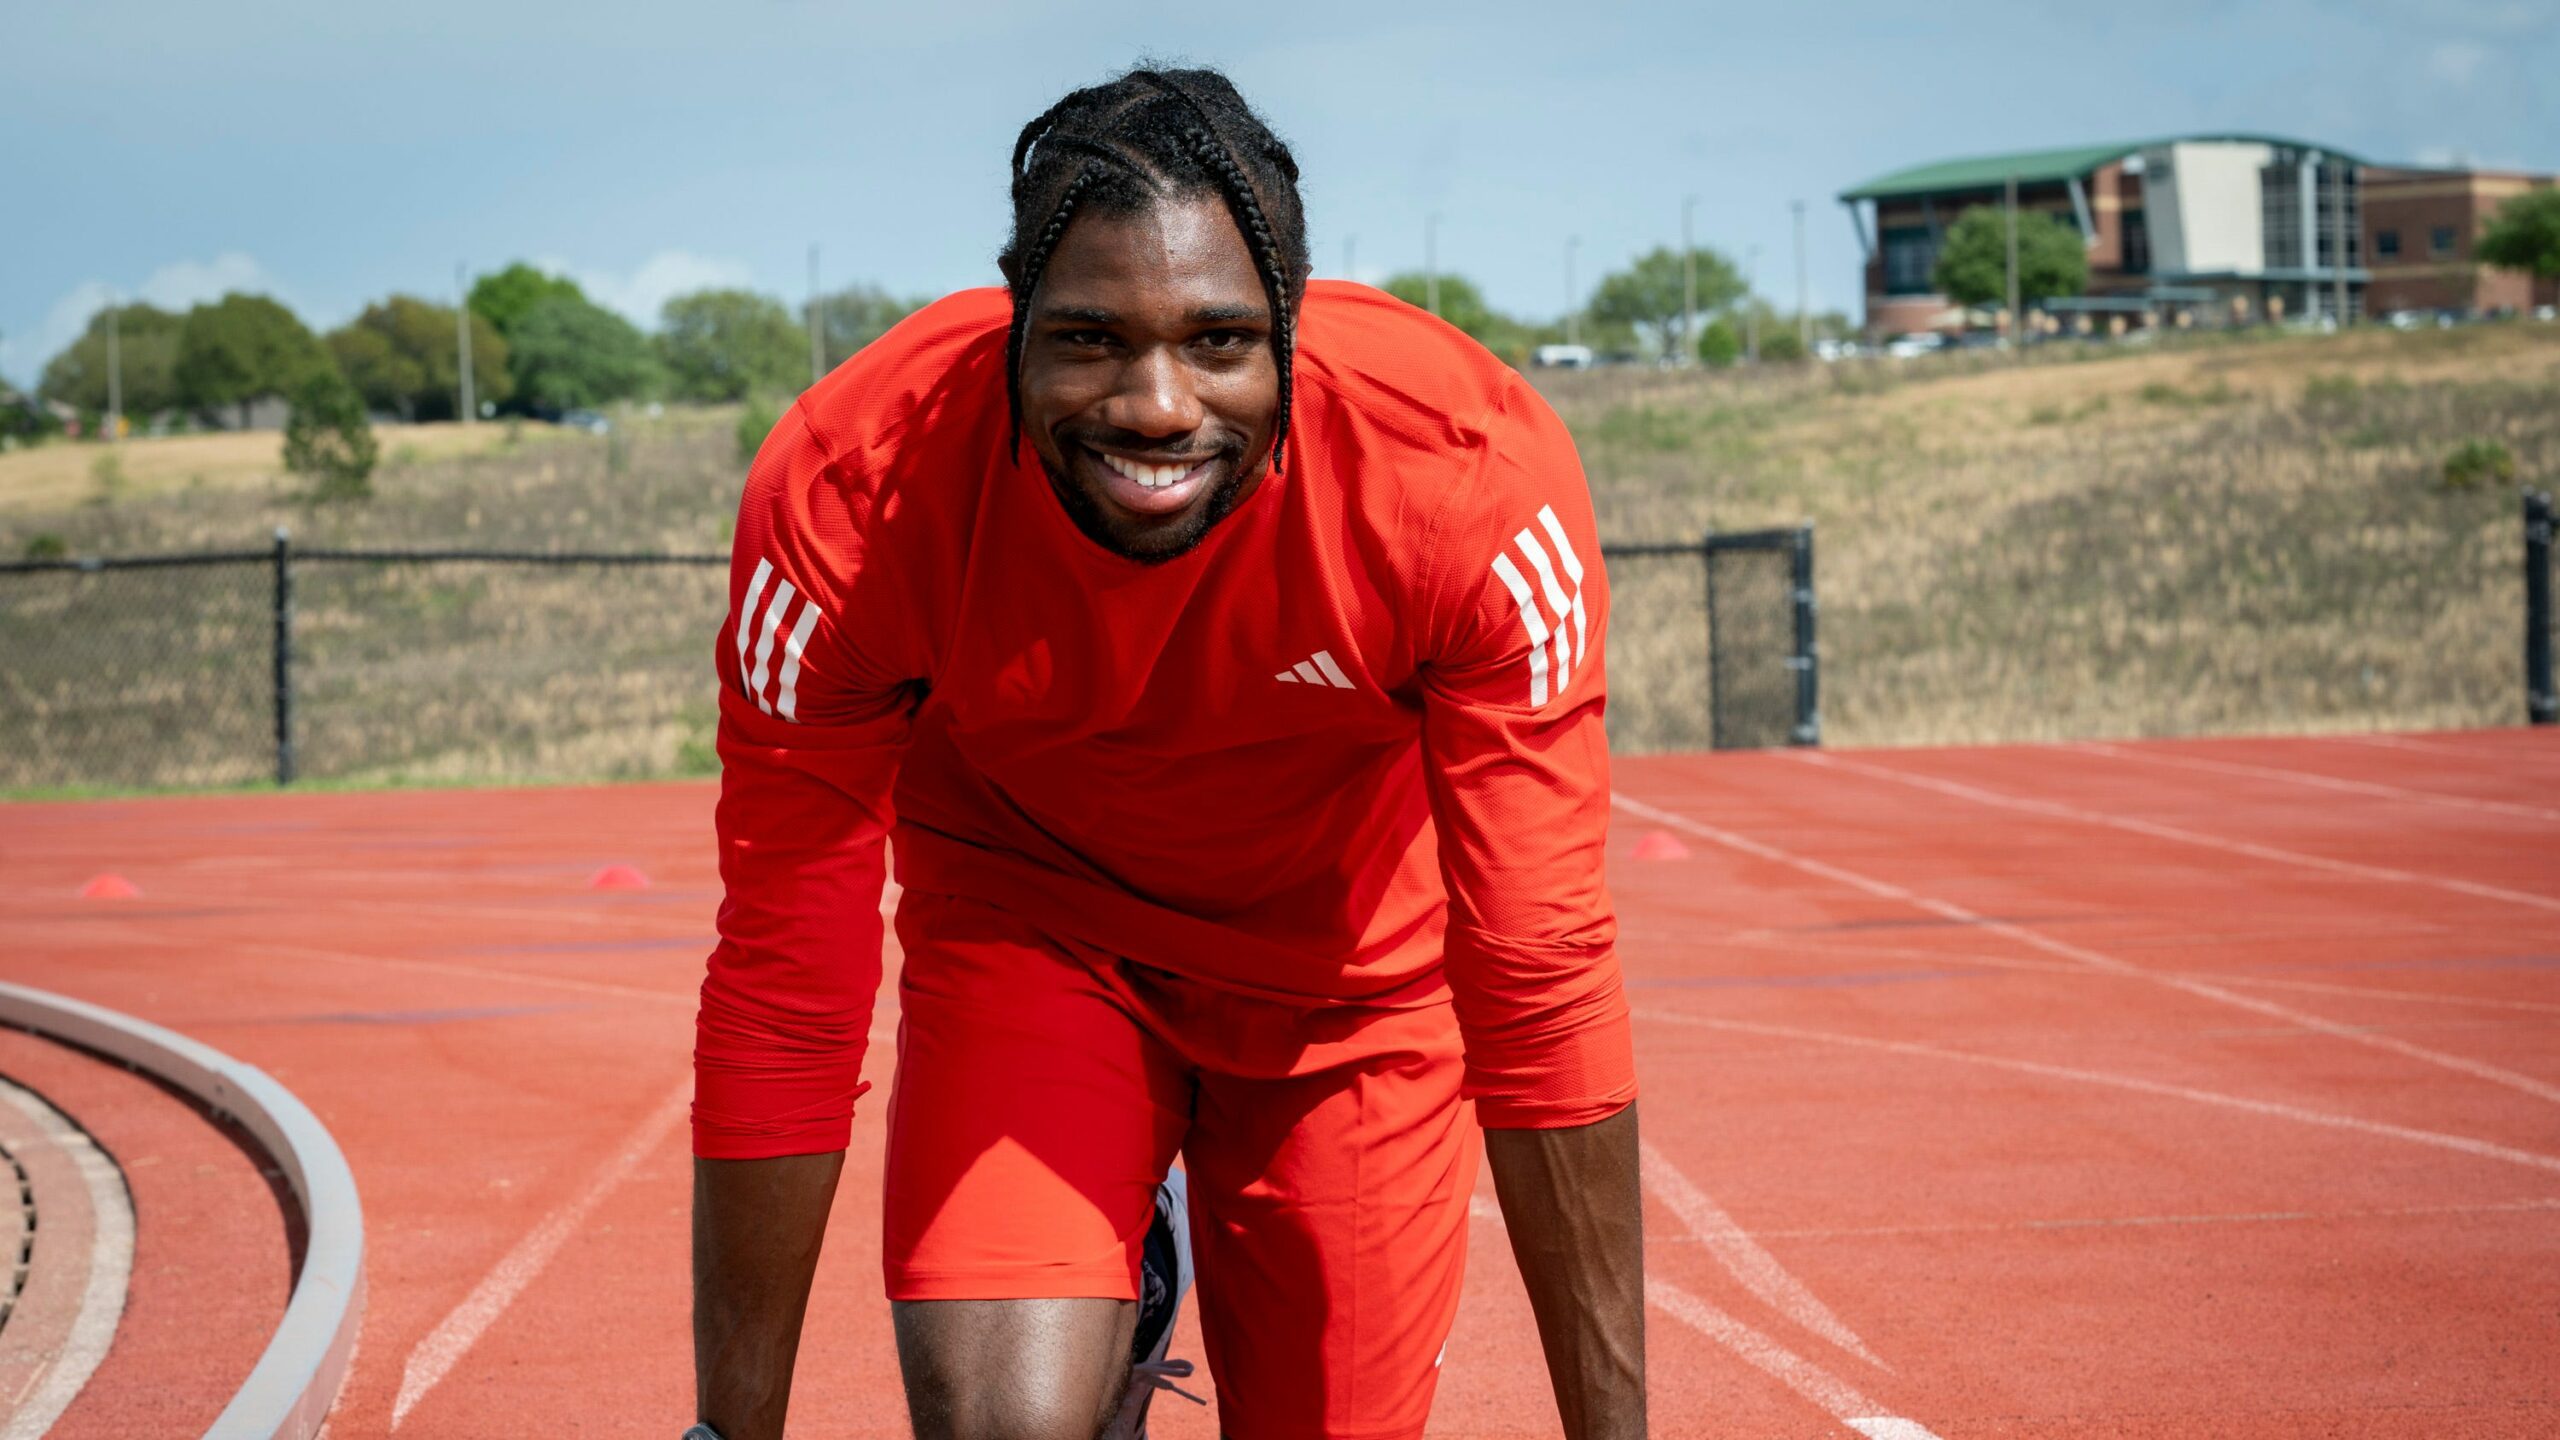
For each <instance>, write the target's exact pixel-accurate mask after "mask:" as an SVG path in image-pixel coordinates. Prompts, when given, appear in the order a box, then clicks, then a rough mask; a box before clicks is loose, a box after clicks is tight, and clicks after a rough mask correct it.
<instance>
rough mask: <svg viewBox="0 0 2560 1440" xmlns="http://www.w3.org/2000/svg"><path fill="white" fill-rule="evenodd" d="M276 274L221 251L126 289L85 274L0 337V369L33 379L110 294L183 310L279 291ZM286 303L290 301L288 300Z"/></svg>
mask: <svg viewBox="0 0 2560 1440" xmlns="http://www.w3.org/2000/svg"><path fill="white" fill-rule="evenodd" d="M277 288H278V287H277V285H276V283H275V277H273V276H271V275H269V274H268V273H267V272H266V270H265V268H264V267H262V266H261V265H259V264H258V262H257V261H256V260H255V259H253V258H251V257H250V256H247V255H244V254H242V253H240V252H239V251H237V250H229V251H225V252H223V253H222V254H220V255H216V256H215V257H213V258H212V259H211V260H180V261H177V262H176V263H174V264H169V265H163V266H161V267H160V268H159V269H157V270H154V271H152V272H151V274H150V275H149V276H148V277H146V278H145V279H144V280H143V282H142V283H141V284H139V285H136V286H133V287H132V288H130V289H127V288H124V287H120V286H115V285H110V284H108V283H107V282H106V281H104V280H83V281H81V282H80V283H79V284H77V285H74V286H72V287H71V289H70V290H68V291H66V292H65V293H64V294H63V295H62V297H61V298H60V299H58V300H56V301H54V302H53V304H52V306H51V307H50V308H48V309H47V310H46V311H45V312H44V320H43V322H42V323H40V324H39V325H37V326H36V328H35V330H34V332H33V333H31V334H27V335H11V336H7V337H5V338H0V375H14V376H17V377H19V378H20V379H22V380H24V381H26V382H27V383H29V384H33V383H34V382H35V379H36V375H37V372H38V371H40V370H42V369H43V368H44V363H45V362H46V361H47V360H50V359H52V358H53V357H54V356H56V355H58V354H60V353H61V352H62V349H63V347H64V346H66V345H69V344H70V343H71V342H72V341H74V340H77V339H79V338H80V334H81V332H82V331H84V330H86V329H88V328H89V317H91V316H93V315H95V314H97V313H98V311H99V310H100V309H101V308H102V307H104V306H105V305H106V304H107V302H108V301H110V300H118V299H121V300H147V301H149V302H150V303H152V304H154V305H157V306H159V307H160V308H161V309H163V310H184V309H186V308H188V307H189V306H191V305H196V304H198V303H201V302H203V301H206V300H219V299H221V298H222V297H223V296H224V295H226V294H228V293H230V292H231V291H234V290H246V291H250V292H253V293H256V294H262V295H276V298H278V299H283V298H284V297H283V296H281V295H277ZM288 303H290V302H288Z"/></svg>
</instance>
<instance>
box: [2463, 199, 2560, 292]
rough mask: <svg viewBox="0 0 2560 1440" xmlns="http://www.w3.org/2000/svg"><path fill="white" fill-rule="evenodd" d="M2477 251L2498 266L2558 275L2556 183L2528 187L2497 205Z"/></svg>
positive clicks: (2559, 216) (2547, 277)
mask: <svg viewBox="0 0 2560 1440" xmlns="http://www.w3.org/2000/svg"><path fill="white" fill-rule="evenodd" d="M2478 254H2479V256H2480V258H2481V260H2482V261H2484V262H2485V263H2487V264H2491V265H2495V266H2497V267H2498V268H2499V269H2501V270H2522V271H2524V272H2525V273H2526V274H2528V275H2533V276H2536V277H2538V278H2540V279H2544V280H2552V279H2560V186H2555V185H2546V186H2544V187H2543V188H2541V189H2539V190H2528V191H2526V192H2525V193H2523V194H2522V195H2518V196H2517V197H2515V198H2514V199H2512V200H2509V201H2508V202H2507V203H2506V204H2504V205H2501V206H2499V207H2498V213H2497V214H2496V215H2495V216H2493V217H2491V219H2490V221H2489V228H2488V229H2487V230H2485V231H2482V232H2481V235H2480V248H2479V251H2478Z"/></svg>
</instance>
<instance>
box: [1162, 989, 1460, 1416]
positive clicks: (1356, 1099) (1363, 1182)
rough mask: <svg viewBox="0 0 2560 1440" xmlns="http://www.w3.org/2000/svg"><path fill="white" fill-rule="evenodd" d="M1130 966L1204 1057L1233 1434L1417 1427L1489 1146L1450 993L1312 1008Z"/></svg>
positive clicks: (1211, 1257)
mask: <svg viewBox="0 0 2560 1440" xmlns="http://www.w3.org/2000/svg"><path fill="white" fill-rule="evenodd" d="M1120 973H1121V975H1122V977H1123V979H1124V980H1125V982H1126V983H1127V984H1128V985H1129V988H1130V992H1131V995H1132V998H1133V1000H1134V1001H1135V1003H1136V1004H1137V1005H1138V1006H1139V1007H1140V1008H1141V1010H1142V1013H1145V1014H1146V1015H1147V1016H1148V1017H1149V1024H1150V1025H1151V1026H1152V1027H1154V1028H1155V1029H1156V1030H1157V1032H1158V1033H1159V1034H1162V1035H1164V1036H1165V1037H1166V1038H1167V1039H1168V1040H1170V1041H1172V1042H1174V1043H1176V1044H1178V1045H1179V1046H1181V1047H1182V1049H1183V1050H1184V1052H1185V1055H1186V1057H1187V1058H1188V1059H1190V1060H1191V1061H1192V1062H1193V1063H1194V1064H1195V1065H1196V1066H1197V1067H1198V1071H1199V1100H1198V1105H1197V1108H1196V1111H1195V1113H1194V1115H1193V1118H1192V1128H1191V1133H1190V1136H1189V1137H1188V1139H1186V1140H1185V1142H1184V1144H1183V1157H1184V1168H1185V1170H1186V1172H1187V1173H1188V1175H1189V1176H1190V1188H1191V1216H1192V1231H1191V1244H1192V1253H1193V1255H1194V1257H1195V1259H1196V1260H1197V1262H1198V1266H1199V1291H1198V1295H1199V1299H1200V1325H1201V1331H1202V1339H1203V1341H1204V1342H1205V1345H1206V1348H1207V1350H1208V1359H1209V1368H1210V1371H1211V1373H1212V1375H1213V1376H1214V1377H1215V1379H1216V1381H1217V1389H1218V1418H1219V1422H1220V1425H1221V1427H1222V1429H1223V1431H1224V1433H1225V1434H1226V1435H1227V1436H1228V1437H1230V1440H1413V1437H1419V1436H1420V1435H1421V1434H1422V1430H1423V1425H1424V1422H1425V1420H1426V1418H1427V1417H1428V1415H1429V1413H1430V1408H1431V1398H1432V1393H1433V1391H1434V1389H1435V1388H1436V1386H1437V1383H1438V1379H1439V1361H1440V1353H1441V1349H1442V1347H1443V1345H1444V1343H1445V1342H1446V1341H1447V1339H1448V1335H1449V1329H1450V1325H1451V1323H1452V1322H1453V1321H1454V1320H1455V1319H1456V1316H1457V1310H1458V1296H1459V1291H1460V1288H1461V1285H1462V1283H1463V1281H1464V1279H1465V1273H1466V1240H1467V1201H1468V1197H1469V1195H1470V1194H1471V1193H1472V1192H1473V1191H1474V1188H1475V1176H1476V1169H1477V1161H1478V1156H1479V1153H1480V1149H1481V1141H1480V1137H1479V1136H1478V1134H1477V1131H1476V1124H1475V1116H1474V1113H1473V1111H1472V1110H1471V1109H1469V1107H1468V1106H1467V1105H1466V1104H1465V1103H1464V1102H1463V1101H1462V1100H1460V1099H1459V1095H1458V1087H1459V1080H1460V1077H1461V1068H1462V1067H1461V1060H1460V1046H1459V1040H1458V1032H1457V1022H1456V1019H1455V1017H1454V1015H1453V1014H1452V1013H1451V1011H1450V1009H1449V1007H1448V1006H1447V1005H1446V1004H1438V1005H1429V1006H1424V1007H1421V1008H1416V1009H1402V1010H1398V1009H1386V1008H1371V1007H1363V1006H1336V1007H1326V1008H1322V1009H1313V1010H1308V1009H1300V1008H1298V1007H1294V1006H1288V1005H1280V1004H1274V1003H1271V1002H1268V1001H1262V1000H1256V999H1250V998H1247V997H1243V996H1237V995H1232V994H1225V993H1221V992H1218V991H1215V990H1212V989H1210V988H1208V987H1205V986H1200V985H1196V984H1193V983H1191V982H1188V981H1183V980H1180V979H1177V978H1175V977H1171V976H1165V975H1162V974H1161V973H1160V972H1148V971H1145V970H1143V969H1141V968H1139V967H1135V966H1129V967H1123V968H1122V970H1121V972H1120Z"/></svg>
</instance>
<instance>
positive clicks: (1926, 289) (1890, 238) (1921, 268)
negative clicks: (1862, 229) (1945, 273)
mask: <svg viewBox="0 0 2560 1440" xmlns="http://www.w3.org/2000/svg"><path fill="white" fill-rule="evenodd" d="M1881 238H1882V239H1883V241H1884V293H1886V294H1887V295H1927V294H1929V293H1931V292H1932V290H1933V289H1934V288H1935V282H1933V281H1932V280H1931V278H1930V275H1931V272H1933V271H1935V270H1936V269H1937V268H1938V237H1937V236H1935V235H1932V234H1930V233H1929V228H1928V227H1927V226H1925V225H1907V226H1905V225H1898V226H1895V227H1894V228H1892V229H1889V230H1887V231H1885V232H1884V234H1883V236H1882V237H1881Z"/></svg>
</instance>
